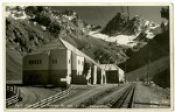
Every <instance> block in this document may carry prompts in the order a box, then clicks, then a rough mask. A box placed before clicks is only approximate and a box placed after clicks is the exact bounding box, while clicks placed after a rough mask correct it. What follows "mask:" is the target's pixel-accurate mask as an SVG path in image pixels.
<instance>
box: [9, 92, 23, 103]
mask: <svg viewBox="0 0 175 112" xmlns="http://www.w3.org/2000/svg"><path fill="white" fill-rule="evenodd" d="M16 91H17V92H16V94H15V95H14V96H12V97H10V98H8V99H6V106H10V105H12V104H15V103H17V102H19V101H21V100H22V98H21V93H20V89H18V90H16Z"/></svg>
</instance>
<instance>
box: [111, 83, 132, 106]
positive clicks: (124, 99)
mask: <svg viewBox="0 0 175 112" xmlns="http://www.w3.org/2000/svg"><path fill="white" fill-rule="evenodd" d="M134 92H135V85H131V86H130V87H129V88H127V89H126V90H125V91H124V92H123V94H121V96H120V97H119V99H117V101H115V102H112V103H111V104H110V105H111V108H132V107H133V106H134Z"/></svg>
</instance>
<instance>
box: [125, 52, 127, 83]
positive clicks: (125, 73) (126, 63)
mask: <svg viewBox="0 0 175 112" xmlns="http://www.w3.org/2000/svg"><path fill="white" fill-rule="evenodd" d="M125 54H126V49H125ZM126 64H127V60H126V62H125V83H126Z"/></svg>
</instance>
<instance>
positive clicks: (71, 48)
mask: <svg viewBox="0 0 175 112" xmlns="http://www.w3.org/2000/svg"><path fill="white" fill-rule="evenodd" d="M60 40H61V42H62V43H63V44H64V46H65V47H66V48H67V49H69V50H71V51H72V52H74V53H75V54H77V55H79V56H83V57H84V58H85V59H86V60H87V61H90V62H91V63H93V64H95V65H96V66H97V67H99V68H101V66H100V64H98V63H97V62H96V61H95V60H93V59H92V58H91V57H89V56H87V55H86V54H85V53H83V52H82V51H80V50H78V49H77V48H76V47H74V46H73V45H72V44H70V43H68V42H67V41H65V40H63V39H60Z"/></svg>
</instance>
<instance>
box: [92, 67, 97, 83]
mask: <svg viewBox="0 0 175 112" xmlns="http://www.w3.org/2000/svg"><path fill="white" fill-rule="evenodd" d="M93 67H94V69H93V84H97V66H96V65H94V66H93Z"/></svg>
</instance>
